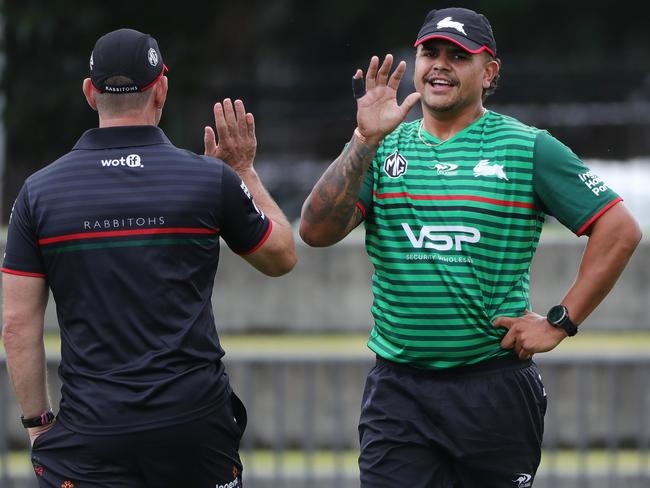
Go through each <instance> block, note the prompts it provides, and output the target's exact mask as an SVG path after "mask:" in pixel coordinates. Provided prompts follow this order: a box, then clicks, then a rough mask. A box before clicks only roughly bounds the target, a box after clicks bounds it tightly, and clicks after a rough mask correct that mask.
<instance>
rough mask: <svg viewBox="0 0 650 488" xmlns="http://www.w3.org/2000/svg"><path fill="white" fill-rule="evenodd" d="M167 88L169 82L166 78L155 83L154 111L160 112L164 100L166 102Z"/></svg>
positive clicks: (153, 95)
mask: <svg viewBox="0 0 650 488" xmlns="http://www.w3.org/2000/svg"><path fill="white" fill-rule="evenodd" d="M168 88H169V82H168V80H167V77H166V76H163V77H162V78H160V81H159V82H158V83H156V84H155V85H154V87H153V94H152V98H153V105H154V108H155V109H156V110H162V108H163V107H164V106H165V100H167V89H168Z"/></svg>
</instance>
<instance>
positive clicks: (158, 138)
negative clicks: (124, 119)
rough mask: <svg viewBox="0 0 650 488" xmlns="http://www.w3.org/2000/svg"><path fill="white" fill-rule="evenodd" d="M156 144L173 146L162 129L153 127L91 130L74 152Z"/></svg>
mask: <svg viewBox="0 0 650 488" xmlns="http://www.w3.org/2000/svg"><path fill="white" fill-rule="evenodd" d="M155 144H171V142H170V141H169V139H168V138H167V136H166V135H165V133H164V132H163V131H162V129H160V128H158V127H156V126H153V125H128V126H118V127H103V128H96V129H89V130H87V131H86V132H84V133H83V134H82V136H81V137H80V138H79V140H78V141H77V143H76V144H75V145H74V147H73V148H72V150H73V151H74V150H76V149H109V148H113V147H133V146H152V145H155Z"/></svg>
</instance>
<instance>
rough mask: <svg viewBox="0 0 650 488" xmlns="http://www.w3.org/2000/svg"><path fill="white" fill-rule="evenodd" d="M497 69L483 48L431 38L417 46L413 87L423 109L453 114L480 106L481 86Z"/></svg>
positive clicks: (486, 84)
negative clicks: (467, 48)
mask: <svg viewBox="0 0 650 488" xmlns="http://www.w3.org/2000/svg"><path fill="white" fill-rule="evenodd" d="M498 70H499V65H498V63H497V62H496V61H495V60H494V58H492V57H491V56H490V55H489V54H488V53H486V52H482V53H479V54H471V53H469V52H467V51H465V50H464V49H463V48H461V47H460V46H458V45H456V44H454V43H452V42H450V41H447V40H444V39H431V40H429V41H426V42H424V43H423V44H420V45H419V46H418V47H417V52H416V55H415V75H414V82H415V89H416V90H417V91H418V92H419V93H420V94H422V99H421V101H422V108H423V109H424V110H428V111H429V112H433V113H438V114H445V113H446V114H450V115H456V114H460V113H463V112H464V111H466V110H475V109H479V108H481V107H482V95H483V90H484V89H485V88H488V87H489V86H490V83H491V81H492V79H493V78H494V77H495V76H496V74H497V73H498Z"/></svg>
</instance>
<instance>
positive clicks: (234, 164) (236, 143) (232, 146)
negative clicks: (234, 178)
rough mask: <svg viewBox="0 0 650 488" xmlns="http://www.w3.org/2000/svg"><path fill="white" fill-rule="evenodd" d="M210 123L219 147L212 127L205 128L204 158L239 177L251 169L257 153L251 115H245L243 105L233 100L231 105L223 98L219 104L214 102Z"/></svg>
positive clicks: (253, 121)
mask: <svg viewBox="0 0 650 488" xmlns="http://www.w3.org/2000/svg"><path fill="white" fill-rule="evenodd" d="M214 122H215V126H216V128H217V135H218V136H219V144H217V141H216V137H215V133H214V130H213V129H212V127H209V126H208V127H206V128H205V131H204V135H203V142H204V144H205V155H206V156H212V157H213V158H218V159H221V160H223V161H225V162H226V164H228V165H229V166H230V167H231V168H232V169H234V170H235V171H236V172H237V173H239V174H240V175H241V173H242V172H246V171H249V170H251V169H252V168H253V160H254V159H255V152H256V151H257V139H256V138H255V119H254V118H253V114H251V113H246V109H245V108H244V102H242V101H241V100H235V103H234V104H233V103H232V101H231V100H230V98H226V99H225V100H224V101H223V104H222V103H216V104H215V106H214Z"/></svg>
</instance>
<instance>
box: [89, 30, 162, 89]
mask: <svg viewBox="0 0 650 488" xmlns="http://www.w3.org/2000/svg"><path fill="white" fill-rule="evenodd" d="M165 71H167V66H165V64H164V63H163V59H162V54H160V49H159V48H158V43H157V42H156V40H155V39H154V38H153V37H151V36H150V35H148V34H143V33H142V32H138V31H137V30H133V29H119V30H116V31H113V32H109V33H108V34H105V35H103V36H102V37H100V38H99V39H97V42H96V43H95V47H94V49H93V52H92V54H91V55H90V79H91V80H92V82H93V86H94V87H95V88H96V89H97V90H99V91H100V92H108V93H133V92H142V91H145V90H147V89H149V88H151V87H152V86H153V85H154V84H155V83H156V82H157V81H158V80H159V79H160V78H161V77H162V75H163V74H164V73H165ZM112 76H125V77H127V78H131V79H132V80H133V84H131V85H126V86H113V85H108V84H107V83H106V80H107V79H109V78H111V77H112Z"/></svg>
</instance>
